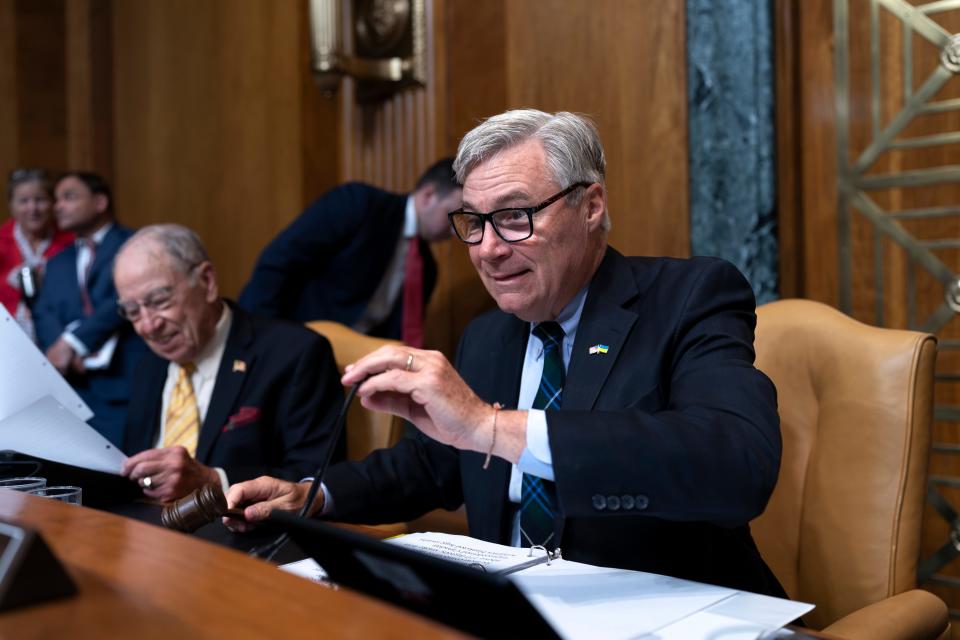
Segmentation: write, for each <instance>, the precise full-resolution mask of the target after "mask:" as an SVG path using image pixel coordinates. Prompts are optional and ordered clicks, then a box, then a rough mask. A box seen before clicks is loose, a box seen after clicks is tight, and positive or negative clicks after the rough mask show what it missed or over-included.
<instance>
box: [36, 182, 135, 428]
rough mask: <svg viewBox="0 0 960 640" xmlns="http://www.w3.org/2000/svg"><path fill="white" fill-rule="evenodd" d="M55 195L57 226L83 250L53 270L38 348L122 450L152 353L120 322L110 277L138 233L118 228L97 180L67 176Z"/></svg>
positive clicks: (40, 300) (40, 314)
mask: <svg viewBox="0 0 960 640" xmlns="http://www.w3.org/2000/svg"><path fill="white" fill-rule="evenodd" d="M54 195H55V196H56V201H55V203H54V213H55V215H56V218H57V224H58V225H59V226H60V228H61V229H62V230H64V231H69V232H73V233H75V234H76V242H75V243H74V244H73V245H72V246H70V247H67V248H66V249H65V250H64V251H62V252H60V253H58V254H57V255H56V256H54V257H53V258H51V259H50V261H49V262H48V263H47V272H46V277H45V280H44V283H43V287H42V288H41V289H40V294H39V295H38V296H37V301H36V304H35V305H34V309H33V321H34V324H35V326H36V331H37V341H38V343H39V344H40V346H41V348H42V349H45V350H46V355H47V359H49V360H50V362H51V364H53V366H55V367H56V368H57V370H58V371H59V372H60V373H62V374H64V375H65V376H66V378H67V380H68V381H69V382H70V384H71V385H72V386H73V387H74V389H76V390H77V393H79V394H80V397H81V398H83V400H84V402H86V403H87V405H88V406H89V407H90V409H91V410H92V411H93V413H94V417H93V418H91V419H90V425H91V426H92V427H94V428H95V429H96V430H97V431H99V432H100V433H102V434H103V435H104V436H105V437H106V438H107V439H108V440H110V441H111V442H113V443H114V444H115V445H117V446H120V445H121V444H122V442H123V425H124V422H125V420H126V414H127V402H128V400H129V398H130V378H131V376H132V375H133V371H134V368H135V367H136V365H137V362H138V361H139V360H140V358H141V357H142V356H143V354H144V353H145V352H146V349H145V348H144V345H143V342H142V341H141V340H140V338H138V337H137V336H136V334H135V333H134V332H133V330H132V329H131V328H130V326H129V325H128V324H127V323H126V322H124V320H123V318H121V317H120V316H118V315H117V307H116V299H117V293H116V289H115V288H114V286H113V276H112V274H111V271H110V269H111V265H112V264H113V257H114V255H116V253H117V249H119V248H120V245H122V244H123V242H124V240H126V239H127V238H128V237H130V235H131V234H132V233H133V231H131V230H130V229H127V228H125V227H123V226H121V225H119V224H117V222H116V219H115V218H114V214H113V203H112V199H111V194H110V187H109V185H107V182H106V181H105V180H104V179H103V178H102V177H101V176H99V175H97V174H94V173H87V172H83V171H75V172H71V173H67V174H66V175H64V176H62V177H61V178H60V180H59V181H58V182H57V184H56V188H55V190H54Z"/></svg>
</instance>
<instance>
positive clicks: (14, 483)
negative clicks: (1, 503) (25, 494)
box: [0, 477, 47, 491]
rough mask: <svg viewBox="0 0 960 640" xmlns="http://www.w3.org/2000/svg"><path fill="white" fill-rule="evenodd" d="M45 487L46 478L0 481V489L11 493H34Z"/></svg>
mask: <svg viewBox="0 0 960 640" xmlns="http://www.w3.org/2000/svg"><path fill="white" fill-rule="evenodd" d="M46 486H47V479H46V478H33V477H31V478H5V479H3V480H0V489H8V490H11V491H35V490H37V489H43V488H44V487H46Z"/></svg>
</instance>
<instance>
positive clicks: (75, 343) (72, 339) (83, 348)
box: [60, 331, 90, 358]
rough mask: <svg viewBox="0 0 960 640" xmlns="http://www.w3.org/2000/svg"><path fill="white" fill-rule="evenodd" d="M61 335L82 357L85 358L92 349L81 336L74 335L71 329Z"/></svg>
mask: <svg viewBox="0 0 960 640" xmlns="http://www.w3.org/2000/svg"><path fill="white" fill-rule="evenodd" d="M60 337H61V338H63V341H64V342H66V343H67V344H68V345H70V347H71V348H72V349H73V350H74V351H75V352H76V354H77V355H78V356H80V357H81V358H85V357H86V356H87V355H88V354H89V353H90V349H87V345H85V344H83V343H82V342H80V338H78V337H77V336H75V335H73V334H72V333H70V332H69V331H66V332H64V333H62V334H61V335H60Z"/></svg>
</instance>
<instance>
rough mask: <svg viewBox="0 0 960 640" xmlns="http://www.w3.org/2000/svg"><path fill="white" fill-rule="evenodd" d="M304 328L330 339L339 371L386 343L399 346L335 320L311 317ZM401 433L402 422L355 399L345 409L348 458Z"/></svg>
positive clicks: (355, 457)
mask: <svg viewBox="0 0 960 640" xmlns="http://www.w3.org/2000/svg"><path fill="white" fill-rule="evenodd" d="M307 327H308V328H310V329H312V330H314V331H316V332H317V333H319V334H320V335H322V336H324V337H325V338H326V339H327V340H329V341H330V345H331V346H332V347H333V357H334V358H335V359H336V361H337V369H339V371H340V373H343V369H344V367H346V366H347V365H348V364H350V363H351V362H356V361H357V360H359V359H360V358H361V357H362V356H365V355H367V354H368V353H370V352H371V351H376V350H377V349H379V348H380V347H382V346H386V345H400V344H402V343H401V342H400V341H398V340H388V339H387V338H374V337H371V336H368V335H366V334H363V333H360V332H358V331H354V330H353V329H351V328H350V327H347V326H345V325H342V324H340V323H338V322H330V321H327V320H315V321H313V322H308V323H307ZM402 435H403V421H402V420H400V418H397V417H396V416H393V415H391V414H389V413H381V412H379V411H368V410H367V409H364V408H363V406H362V405H361V404H360V399H359V398H355V399H354V400H353V402H352V403H350V409H349V410H348V412H347V457H348V458H349V459H351V460H360V459H362V458H365V457H366V456H367V454H368V453H370V452H371V451H373V450H374V449H383V448H386V447H390V446H392V445H394V444H395V443H396V442H397V440H398V439H399V438H400V437H401V436H402Z"/></svg>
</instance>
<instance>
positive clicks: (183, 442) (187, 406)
mask: <svg viewBox="0 0 960 640" xmlns="http://www.w3.org/2000/svg"><path fill="white" fill-rule="evenodd" d="M196 370H197V366H196V365H195V364H193V363H192V362H186V363H184V364H182V365H180V375H178V376H177V384H176V385H175V386H174V387H173V393H171V394H170V403H169V404H168V405H167V423H166V426H165V427H164V430H163V446H165V447H175V446H177V445H180V446H182V447H184V448H186V450H187V453H189V454H190V455H191V456H193V457H196V455H197V438H198V437H199V436H200V409H199V407H197V396H196V394H194V393H193V383H192V382H191V381H190V376H191V375H193V372H194V371H196Z"/></svg>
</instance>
